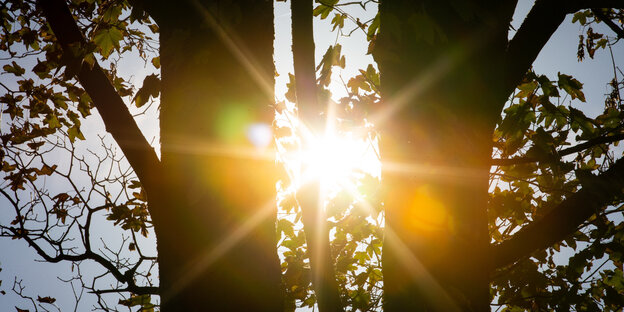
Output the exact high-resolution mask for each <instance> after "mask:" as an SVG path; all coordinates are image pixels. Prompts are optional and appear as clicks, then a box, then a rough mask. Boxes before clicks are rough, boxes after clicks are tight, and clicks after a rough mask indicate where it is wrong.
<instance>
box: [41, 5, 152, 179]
mask: <svg viewBox="0 0 624 312" xmlns="http://www.w3.org/2000/svg"><path fill="white" fill-rule="evenodd" d="M37 4H38V5H39V7H41V9H42V11H43V13H44V15H45V17H46V19H47V21H48V23H49V24H50V27H51V28H52V31H53V32H54V34H55V36H56V38H57V39H58V42H59V43H60V45H61V47H62V48H63V51H64V54H65V57H66V58H68V59H69V60H70V63H74V64H79V66H80V71H79V72H78V74H77V77H78V81H80V83H81V84H82V86H83V87H84V88H85V90H86V91H87V93H88V94H89V96H90V97H91V99H92V100H93V104H94V105H95V107H96V108H97V110H98V112H99V113H100V115H101V116H102V120H103V121H104V125H105V126H106V130H107V131H109V132H110V133H111V134H112V136H113V138H114V139H115V141H116V142H117V144H119V147H120V148H121V150H122V151H123V153H124V155H125V156H126V158H127V159H128V162H129V163H130V165H131V166H132V168H133V169H134V171H135V172H136V174H137V176H138V177H139V179H140V180H141V181H143V183H144V184H149V183H150V179H149V178H148V177H150V176H154V175H155V174H156V172H157V171H158V170H159V164H160V162H159V160H158V157H157V156H156V153H155V152H154V149H153V148H152V147H151V146H150V145H149V143H148V142H147V140H146V139H145V137H144V136H143V134H142V133H141V130H140V129H139V128H138V126H137V124H136V122H135V121H134V119H133V118H132V115H131V114H130V112H129V111H128V108H127V107H126V104H125V103H124V101H123V99H122V98H121V97H120V96H119V94H118V93H117V91H116V90H115V87H114V86H113V85H112V83H111V82H110V80H109V79H108V77H107V76H106V74H105V73H104V71H103V70H102V69H101V68H100V66H99V65H98V64H97V62H96V61H94V64H92V65H90V64H88V62H86V61H83V59H82V57H79V56H76V55H74V54H73V52H72V49H71V47H76V46H78V47H80V46H85V45H86V42H85V39H84V37H83V35H82V33H81V32H80V29H79V28H78V25H76V21H75V20H74V18H73V17H72V15H71V12H70V11H69V8H68V7H67V4H66V3H65V1H63V0H38V1H37Z"/></svg>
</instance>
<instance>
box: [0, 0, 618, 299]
mask: <svg viewBox="0 0 624 312" xmlns="http://www.w3.org/2000/svg"><path fill="white" fill-rule="evenodd" d="M520 2H521V4H520V6H519V7H518V8H517V10H516V15H515V17H514V22H513V24H512V25H513V26H514V27H515V28H516V29H517V28H518V26H519V24H520V22H521V21H522V19H523V16H525V15H526V12H527V11H528V8H530V6H531V5H532V3H533V2H532V1H531V0H522V1H520ZM369 5H370V8H373V6H374V4H372V3H371V4H369ZM289 6H290V3H289V2H276V3H275V25H276V29H275V30H276V41H275V61H276V69H277V73H278V74H279V76H278V77H276V97H277V99H278V100H281V99H283V93H284V92H285V88H286V82H287V80H288V73H289V72H290V73H292V52H291V49H290V41H291V37H290V12H289ZM358 14H362V12H359V13H358ZM372 16H374V13H372V12H368V13H365V14H363V15H362V18H361V19H362V20H367V19H368V18H370V17H372ZM330 18H331V17H330ZM329 20H330V19H327V20H325V21H316V22H315V25H314V26H315V42H316V59H317V61H318V60H320V59H321V57H322V55H323V54H324V53H325V50H326V49H327V47H328V46H329V45H331V44H334V43H335V42H336V41H337V42H338V43H340V44H342V46H343V54H345V55H347V56H348V57H347V67H346V69H345V70H343V71H341V72H335V73H334V75H333V76H332V80H333V82H334V85H335V86H336V87H333V88H332V91H333V92H334V93H335V94H334V96H335V97H340V96H342V95H344V94H341V90H342V88H341V87H340V84H341V82H340V75H342V76H343V78H344V81H347V80H348V78H349V77H351V76H353V75H354V74H355V73H357V69H359V68H365V67H366V66H367V65H368V64H370V63H373V59H372V57H371V56H369V55H365V53H366V50H367V44H366V43H365V41H364V38H363V34H362V33H361V32H355V33H354V34H353V36H352V37H348V38H343V37H341V38H337V36H336V35H335V34H332V33H330V30H331V27H330V26H329ZM596 28H598V29H599V30H603V28H602V27H596ZM581 30H582V29H581V28H580V26H579V25H578V24H572V23H571V15H569V16H568V17H567V19H566V21H565V22H564V23H563V25H562V26H561V27H560V28H559V29H558V30H557V32H556V33H555V34H554V35H553V37H552V38H551V40H550V41H549V42H548V44H547V45H546V46H545V47H544V49H543V50H542V52H541V53H540V54H539V57H538V59H537V61H536V62H535V63H534V69H535V71H536V72H537V73H539V74H546V75H547V76H549V77H550V78H555V77H556V75H557V72H562V73H565V74H569V75H573V76H574V77H576V78H577V79H578V80H580V81H581V82H582V83H583V84H584V88H583V90H584V92H585V95H586V98H587V103H580V102H576V101H575V102H573V103H571V105H573V106H574V107H577V108H579V109H581V110H583V111H585V112H586V113H587V114H588V115H590V116H595V115H597V114H599V113H601V112H602V109H603V107H604V94H605V93H607V92H608V89H607V83H608V82H609V81H610V80H611V79H612V77H613V74H612V73H613V69H612V64H611V58H610V56H609V55H608V53H605V52H606V51H599V52H598V53H597V56H596V59H594V60H591V59H586V60H585V61H584V62H581V63H579V62H578V61H577V57H576V50H577V44H578V35H579V33H580V32H581ZM605 33H610V31H608V30H606V31H605ZM613 53H614V57H615V59H616V61H619V62H620V63H622V61H624V44H622V43H621V42H620V43H619V44H618V45H616V46H614V48H613ZM5 63H9V61H6V60H3V61H0V66H1V65H4V64H5ZM620 65H621V64H620ZM118 69H119V73H120V75H122V76H124V77H132V81H133V82H134V83H135V84H138V85H140V84H141V82H142V81H143V78H144V77H145V76H146V75H149V74H151V73H154V72H157V70H156V69H155V68H153V66H152V65H151V64H150V63H149V62H148V63H147V64H145V63H144V62H143V61H142V60H140V59H138V57H137V55H136V53H134V52H133V54H132V53H131V55H129V56H128V57H126V58H124V59H121V60H120V61H119V63H118ZM12 78H13V77H12V76H11V75H6V74H5V75H0V81H2V82H3V83H5V84H10V83H12V82H11V80H12ZM127 100H128V101H129V99H127ZM156 106H157V105H153V107H152V108H150V110H149V111H148V113H147V114H143V115H140V116H138V117H137V118H136V120H137V123H138V124H139V127H140V128H141V129H142V130H143V133H144V135H145V136H146V138H148V141H151V142H153V146H155V147H157V145H158V140H159V137H158V119H157V118H158V117H157V110H156ZM133 112H135V113H137V112H138V110H136V109H133ZM9 122H10V121H9V120H8V118H7V117H3V118H2V125H1V128H0V129H3V130H4V131H6V130H5V129H6V127H7V125H8V123H9ZM83 124H84V126H83V131H84V132H85V137H86V138H87V140H86V141H85V142H79V144H82V145H83V146H82V147H81V148H82V149H86V148H95V147H97V145H98V143H97V134H101V133H104V127H103V125H102V123H101V121H100V120H99V118H98V116H97V114H94V115H93V116H90V117H89V118H87V121H85V122H84V123H83ZM94 139H95V140H94ZM94 142H95V143H94ZM6 208H7V205H6V202H4V201H3V199H0V221H3V222H4V221H6V219H7V217H6V212H5V211H4V210H5V209H6ZM108 223H109V224H108V225H106V224H105V225H101V226H99V228H98V229H99V231H100V232H101V233H106V232H108V231H112V230H113V228H112V227H111V226H110V222H108ZM103 235H104V234H103ZM152 237H153V236H152ZM151 244H152V245H153V242H151ZM36 259H38V257H37V256H36V254H35V252H34V251H33V250H32V249H30V248H28V247H27V246H26V244H25V243H24V242H23V241H20V240H10V239H0V268H2V271H1V272H0V280H2V284H1V285H0V290H4V291H6V292H7V294H6V295H0V310H3V311H4V310H8V309H13V306H16V305H17V306H18V307H22V308H29V305H28V304H27V303H25V302H24V301H21V300H19V298H17V297H16V296H15V295H14V294H13V293H12V291H11V286H12V284H13V279H14V277H15V276H17V277H18V279H23V285H25V286H26V287H27V288H26V292H28V293H31V294H40V295H46V296H52V297H55V298H57V300H58V301H57V305H58V306H59V308H61V310H62V311H68V310H73V304H74V302H73V301H74V300H73V298H72V296H71V295H70V294H71V291H72V290H71V288H70V287H69V285H68V284H66V283H63V282H61V281H59V280H58V279H57V277H61V278H68V277H70V276H72V275H73V274H74V272H72V266H71V265H70V264H69V263H59V264H53V265H52V264H47V263H40V262H37V260H36ZM83 271H88V273H87V274H95V273H101V272H102V269H100V268H98V267H97V266H94V265H89V264H86V265H85V267H84V268H83ZM85 297H88V295H87V294H85ZM89 300H90V299H88V298H84V302H82V303H81V306H80V307H79V308H78V310H88V309H90V305H91V303H92V301H89Z"/></svg>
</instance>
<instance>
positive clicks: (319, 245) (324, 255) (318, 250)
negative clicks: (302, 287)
mask: <svg viewBox="0 0 624 312" xmlns="http://www.w3.org/2000/svg"><path fill="white" fill-rule="evenodd" d="M312 11H313V0H293V1H292V2H291V12H292V36H293V45H292V49H293V63H294V64H293V65H294V69H295V81H296V86H295V90H296V95H297V109H298V111H299V120H301V121H303V122H304V123H305V124H306V125H307V127H308V129H309V130H310V131H311V132H312V133H313V134H314V135H320V134H322V133H323V131H324V127H325V123H324V122H323V121H325V119H326V115H322V114H321V113H322V112H323V111H324V107H322V106H321V105H319V101H318V98H317V84H316V69H315V68H316V62H315V60H314V52H315V51H314V31H313V30H314V27H313V14H312ZM320 188H321V182H320V181H319V180H315V181H309V182H308V183H306V184H305V185H303V186H302V187H301V188H300V189H299V190H297V201H298V202H299V205H300V206H301V212H302V221H303V230H304V232H305V236H306V244H307V246H308V249H307V253H308V257H309V259H310V271H311V275H312V286H313V288H314V293H315V295H316V301H317V305H318V309H319V312H336V311H338V312H340V311H344V309H343V308H342V303H341V301H340V291H339V290H338V283H337V281H336V273H335V269H334V261H333V258H332V255H331V249H330V245H329V226H328V224H327V214H326V213H325V209H324V207H323V202H324V200H323V199H322V198H320Z"/></svg>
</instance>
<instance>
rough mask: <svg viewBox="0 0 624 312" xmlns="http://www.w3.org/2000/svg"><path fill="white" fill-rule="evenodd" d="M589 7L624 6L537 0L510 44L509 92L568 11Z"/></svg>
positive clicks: (611, 1)
mask: <svg viewBox="0 0 624 312" xmlns="http://www.w3.org/2000/svg"><path fill="white" fill-rule="evenodd" d="M589 8H624V2H623V1H620V0H596V1H586V0H576V1H563V0H561V1H552V0H537V1H535V4H534V5H533V7H532V8H531V11H530V12H529V14H528V15H527V17H526V18H525V19H524V21H523V22H522V25H521V26H520V28H519V29H518V31H517V32H516V34H515V35H514V37H513V38H512V40H511V41H510V42H509V44H508V48H507V56H506V67H507V73H506V76H507V83H506V84H505V91H506V94H510V93H511V92H512V91H513V89H514V88H515V87H516V86H517V85H518V84H519V82H520V81H521V80H522V77H523V76H524V74H525V73H526V72H527V71H528V70H529V68H530V67H531V65H532V64H533V61H535V58H537V55H538V54H539V52H540V51H541V50H542V48H543V47H544V45H546V43H547V42H548V40H550V37H551V36H552V34H553V33H554V32H555V31H556V30H557V28H559V25H561V23H562V22H563V21H564V19H565V17H566V15H567V14H569V13H574V12H577V11H579V10H582V9H589Z"/></svg>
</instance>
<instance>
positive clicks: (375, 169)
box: [298, 131, 381, 193]
mask: <svg viewBox="0 0 624 312" xmlns="http://www.w3.org/2000/svg"><path fill="white" fill-rule="evenodd" d="M375 149H376V141H372V140H368V139H361V138H356V137H354V135H353V133H337V132H334V131H327V132H326V133H325V134H324V135H321V136H314V135H310V136H309V137H308V138H305V139H304V143H303V147H302V149H301V151H300V154H299V155H298V158H299V161H301V165H302V173H301V178H302V181H303V182H304V183H305V182H308V181H313V180H320V181H321V185H322V186H323V189H325V190H327V191H329V193H331V192H337V191H339V190H340V189H341V188H344V187H349V186H351V185H353V184H355V183H356V182H357V179H358V178H361V177H362V176H363V175H364V174H370V175H372V176H375V177H379V175H380V173H381V164H380V161H379V159H378V157H377V153H376V151H375Z"/></svg>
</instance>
